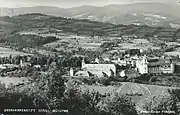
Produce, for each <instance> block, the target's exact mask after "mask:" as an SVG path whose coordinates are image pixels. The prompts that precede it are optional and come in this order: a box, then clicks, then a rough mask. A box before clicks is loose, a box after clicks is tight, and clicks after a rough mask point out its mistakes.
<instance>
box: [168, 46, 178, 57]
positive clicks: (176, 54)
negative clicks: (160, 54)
mask: <svg viewBox="0 0 180 115" xmlns="http://www.w3.org/2000/svg"><path fill="white" fill-rule="evenodd" d="M165 55H168V56H180V49H179V48H176V50H174V51H172V52H165Z"/></svg>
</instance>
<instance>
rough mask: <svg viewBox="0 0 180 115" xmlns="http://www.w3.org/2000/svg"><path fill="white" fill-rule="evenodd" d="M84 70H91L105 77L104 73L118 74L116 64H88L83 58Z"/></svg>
mask: <svg viewBox="0 0 180 115" xmlns="http://www.w3.org/2000/svg"><path fill="white" fill-rule="evenodd" d="M82 71H86V72H89V73H91V74H93V75H95V76H98V77H104V74H106V75H107V76H111V75H112V74H113V75H114V76H115V75H116V67H115V65H114V64H86V63H85V61H84V60H82Z"/></svg>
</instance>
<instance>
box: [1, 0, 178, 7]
mask: <svg viewBox="0 0 180 115" xmlns="http://www.w3.org/2000/svg"><path fill="white" fill-rule="evenodd" d="M141 2H167V3H178V0H0V7H9V8H12V7H31V6H56V7H61V8H70V7H76V6H82V5H93V6H105V5H109V4H131V3H141Z"/></svg>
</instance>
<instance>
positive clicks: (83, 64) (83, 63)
mask: <svg viewBox="0 0 180 115" xmlns="http://www.w3.org/2000/svg"><path fill="white" fill-rule="evenodd" d="M85 65H86V63H85V60H84V58H83V60H82V64H81V67H82V68H83V67H84V66H85Z"/></svg>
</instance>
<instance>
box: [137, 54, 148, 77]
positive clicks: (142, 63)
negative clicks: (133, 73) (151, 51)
mask: <svg viewBox="0 0 180 115" xmlns="http://www.w3.org/2000/svg"><path fill="white" fill-rule="evenodd" d="M136 69H137V71H138V72H139V73H140V74H147V73H148V61H147V58H146V56H142V57H139V58H138V59H137V60H136Z"/></svg>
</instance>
